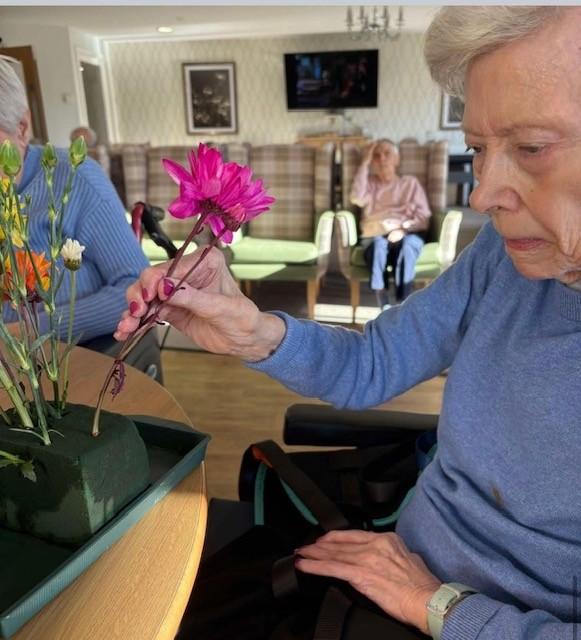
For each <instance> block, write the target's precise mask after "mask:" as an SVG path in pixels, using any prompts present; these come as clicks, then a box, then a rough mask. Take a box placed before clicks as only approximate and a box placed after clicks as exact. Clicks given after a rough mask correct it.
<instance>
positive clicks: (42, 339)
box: [30, 333, 52, 351]
mask: <svg viewBox="0 0 581 640" xmlns="http://www.w3.org/2000/svg"><path fill="white" fill-rule="evenodd" d="M51 335H52V334H51V333H45V334H44V335H43V336H39V337H38V338H37V339H36V340H35V341H34V342H33V343H32V344H31V345H30V350H31V351H36V349H38V348H39V347H40V346H41V345H42V344H44V343H45V342H46V341H47V340H48V339H49V338H50V337H51Z"/></svg>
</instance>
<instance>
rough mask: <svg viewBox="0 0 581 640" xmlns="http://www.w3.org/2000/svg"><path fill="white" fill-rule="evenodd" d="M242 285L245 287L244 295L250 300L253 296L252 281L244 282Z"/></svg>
mask: <svg viewBox="0 0 581 640" xmlns="http://www.w3.org/2000/svg"><path fill="white" fill-rule="evenodd" d="M242 285H243V287H244V295H245V296H246V297H247V298H250V296H251V295H252V280H244V281H243V282H242Z"/></svg>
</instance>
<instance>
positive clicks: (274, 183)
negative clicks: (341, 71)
mask: <svg viewBox="0 0 581 640" xmlns="http://www.w3.org/2000/svg"><path fill="white" fill-rule="evenodd" d="M250 166H251V168H252V171H253V174H254V176H255V177H259V178H262V179H263V180H264V184H265V186H266V187H267V189H268V192H269V193H270V194H271V195H273V196H274V197H275V198H276V203H275V204H274V205H273V207H272V209H271V211H269V212H267V213H265V214H264V215H262V216H258V217H257V218H255V219H254V220H251V221H250V223H249V224H248V228H247V229H245V230H244V231H243V233H242V234H239V235H240V237H239V239H238V240H237V241H236V242H234V243H233V244H232V246H231V249H232V252H233V259H232V264H231V265H230V269H231V270H232V273H233V275H234V276H235V278H236V279H237V280H239V281H240V282H242V283H249V282H252V281H260V280H278V281H301V282H305V283H306V289H307V290H306V294H307V308H308V315H309V317H310V318H313V317H314V313H315V303H316V299H317V294H318V290H319V285H320V281H321V278H322V277H323V275H324V274H325V272H326V271H327V267H328V264H329V255H330V252H331V236H332V231H333V221H334V213H333V211H332V210H331V209H332V187H333V166H334V147H333V146H332V145H328V146H326V147H324V148H321V149H313V148H311V147H306V146H303V145H299V144H278V145H267V146H262V147H252V148H251V149H250ZM248 290H249V289H248V288H247V291H248Z"/></svg>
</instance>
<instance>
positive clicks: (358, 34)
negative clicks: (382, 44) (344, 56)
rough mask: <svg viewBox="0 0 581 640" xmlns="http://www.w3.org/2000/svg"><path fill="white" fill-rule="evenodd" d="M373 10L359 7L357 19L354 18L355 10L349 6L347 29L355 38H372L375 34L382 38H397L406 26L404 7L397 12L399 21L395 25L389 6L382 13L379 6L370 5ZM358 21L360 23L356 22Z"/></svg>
mask: <svg viewBox="0 0 581 640" xmlns="http://www.w3.org/2000/svg"><path fill="white" fill-rule="evenodd" d="M370 9H371V11H370V12H369V14H368V13H367V7H359V14H358V16H357V20H355V19H354V18H353V10H352V9H351V7H347V20H346V22H347V31H348V32H349V33H350V34H351V37H352V38H353V39H354V40H361V39H363V38H371V37H373V36H375V37H377V38H378V39H381V40H395V39H396V38H399V35H400V33H401V29H402V27H403V26H404V18H403V7H399V9H398V12H397V21H396V23H395V25H393V24H392V22H391V16H390V14H389V8H388V7H383V10H382V11H381V15H380V13H379V9H378V7H370ZM356 21H357V23H358V24H355V22H356Z"/></svg>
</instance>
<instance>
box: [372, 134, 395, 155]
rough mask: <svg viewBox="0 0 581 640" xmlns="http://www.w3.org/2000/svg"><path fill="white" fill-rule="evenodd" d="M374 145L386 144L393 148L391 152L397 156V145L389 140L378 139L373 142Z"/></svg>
mask: <svg viewBox="0 0 581 640" xmlns="http://www.w3.org/2000/svg"><path fill="white" fill-rule="evenodd" d="M375 144H376V145H378V144H388V145H389V146H390V147H392V148H393V150H394V151H395V153H396V155H398V156H399V149H398V147H397V144H395V142H394V141H393V140H390V139H389V138H379V140H376V141H375Z"/></svg>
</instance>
